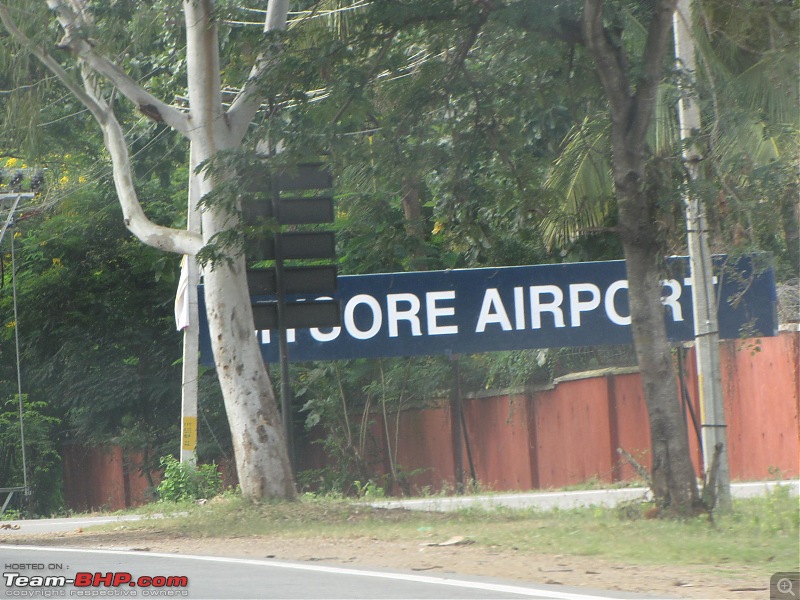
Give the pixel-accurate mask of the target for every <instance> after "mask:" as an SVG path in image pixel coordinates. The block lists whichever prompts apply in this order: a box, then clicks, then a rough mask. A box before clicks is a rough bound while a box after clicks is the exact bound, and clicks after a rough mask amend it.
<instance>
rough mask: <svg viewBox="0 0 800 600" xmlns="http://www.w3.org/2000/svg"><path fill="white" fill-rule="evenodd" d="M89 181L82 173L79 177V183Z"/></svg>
mask: <svg viewBox="0 0 800 600" xmlns="http://www.w3.org/2000/svg"><path fill="white" fill-rule="evenodd" d="M87 181H88V180H87V179H86V177H84V176H83V175H81V176H80V177H78V183H86V182H87Z"/></svg>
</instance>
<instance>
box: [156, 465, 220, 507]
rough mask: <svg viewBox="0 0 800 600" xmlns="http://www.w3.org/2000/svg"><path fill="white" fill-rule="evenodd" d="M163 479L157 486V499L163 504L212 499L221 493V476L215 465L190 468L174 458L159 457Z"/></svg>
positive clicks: (190, 466)
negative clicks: (162, 468)
mask: <svg viewBox="0 0 800 600" xmlns="http://www.w3.org/2000/svg"><path fill="white" fill-rule="evenodd" d="M161 466H162V467H164V477H163V479H162V480H161V483H159V484H158V497H159V499H160V500H163V501H165V502H185V501H187V500H199V499H201V498H205V499H208V498H213V497H214V496H216V495H218V494H219V493H220V492H221V491H222V475H221V474H220V472H219V471H218V470H217V465H215V464H205V465H197V466H192V465H188V464H186V463H182V462H180V461H178V460H177V459H176V458H175V457H174V456H172V455H171V454H170V455H167V456H163V457H161Z"/></svg>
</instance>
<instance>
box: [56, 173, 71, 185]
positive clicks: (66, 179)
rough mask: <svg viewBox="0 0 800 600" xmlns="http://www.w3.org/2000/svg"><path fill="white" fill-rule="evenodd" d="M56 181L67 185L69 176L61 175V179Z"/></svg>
mask: <svg viewBox="0 0 800 600" xmlns="http://www.w3.org/2000/svg"><path fill="white" fill-rule="evenodd" d="M58 183H60V184H61V185H67V184H68V183H69V177H68V176H67V175H62V176H61V179H59V180H58Z"/></svg>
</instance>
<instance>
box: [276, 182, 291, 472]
mask: <svg viewBox="0 0 800 600" xmlns="http://www.w3.org/2000/svg"><path fill="white" fill-rule="evenodd" d="M276 179H277V178H276V177H272V181H271V184H270V185H271V186H272V203H273V205H272V209H273V214H276V215H277V214H278V202H279V200H280V190H279V189H278V184H277V181H276ZM274 243H275V284H276V287H277V290H276V292H277V293H276V298H277V307H276V308H277V312H278V356H279V359H280V370H281V417H282V419H283V437H284V439H285V441H286V451H287V453H288V455H289V465H290V466H291V469H292V473H294V469H295V464H296V463H295V455H294V435H293V432H292V384H291V380H290V379H289V341H288V337H287V336H288V334H287V330H286V310H285V308H286V288H285V281H284V277H283V249H282V247H281V236H279V235H278V236H275V242H274Z"/></svg>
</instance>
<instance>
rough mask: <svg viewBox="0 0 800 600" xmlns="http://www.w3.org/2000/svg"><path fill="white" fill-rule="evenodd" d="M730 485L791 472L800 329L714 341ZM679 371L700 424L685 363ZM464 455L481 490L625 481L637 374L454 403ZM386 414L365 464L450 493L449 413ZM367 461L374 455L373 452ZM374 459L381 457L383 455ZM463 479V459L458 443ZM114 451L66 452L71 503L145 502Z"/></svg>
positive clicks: (642, 420)
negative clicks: (392, 466) (392, 461)
mask: <svg viewBox="0 0 800 600" xmlns="http://www.w3.org/2000/svg"><path fill="white" fill-rule="evenodd" d="M721 354H722V380H723V392H724V394H725V403H726V412H727V422H728V444H729V456H730V469H731V478H732V479H733V480H758V479H766V478H769V477H771V476H772V475H771V471H775V470H777V471H778V472H780V473H782V474H783V476H784V477H792V478H796V477H798V475H800V469H799V468H798V461H799V460H800V458H799V456H800V444H799V443H798V436H799V434H798V432H799V431H800V416H799V412H800V411H799V410H798V408H799V407H800V400H799V399H800V381H798V370H799V368H798V365H799V364H800V333H798V332H791V333H790V332H784V333H782V334H781V335H779V336H778V337H774V338H763V339H761V340H760V341H756V340H744V341H731V342H724V343H723V344H722V347H721ZM686 375H687V381H688V388H689V393H690V395H691V398H692V401H693V403H694V406H695V407H696V412H697V414H698V418H700V411H699V408H698V407H697V385H696V381H697V377H696V373H695V368H694V355H693V353H691V352H690V353H689V354H688V356H687V358H686ZM463 411H464V420H465V423H466V433H467V437H468V440H469V449H470V451H471V454H472V459H473V464H474V468H475V471H476V475H477V478H478V480H479V481H480V482H481V483H482V484H483V485H485V486H486V487H487V488H489V489H494V490H523V489H535V488H550V487H560V486H565V485H571V484H578V483H581V482H583V481H586V480H587V479H590V478H597V479H599V480H601V481H608V482H612V481H620V480H630V479H633V478H635V472H634V470H633V469H632V468H631V467H630V466H629V465H625V464H624V463H623V462H622V461H621V460H620V458H619V456H618V455H617V452H616V449H617V448H619V447H622V448H624V449H625V450H626V451H628V452H629V453H630V454H631V455H633V456H634V457H635V458H636V459H637V460H638V461H639V462H641V463H642V464H644V465H645V466H649V464H650V460H649V447H650V432H649V427H648V419H647V410H646V407H645V404H644V400H643V397H642V389H641V384H640V380H639V376H638V374H637V373H619V372H617V373H616V374H606V375H602V376H594V377H585V378H576V379H572V380H568V381H567V380H564V381H561V382H559V383H557V384H556V385H555V386H554V387H553V388H552V389H548V390H542V391H537V392H531V393H529V394H527V395H515V396H508V395H498V396H493V397H489V398H468V399H465V400H464V402H463ZM397 418H398V417H397V415H390V416H389V427H388V429H389V441H388V443H387V439H386V435H385V428H384V424H383V420H382V416H381V415H380V414H375V415H373V416H372V426H371V429H370V436H371V439H373V440H374V443H372V444H370V453H371V456H370V457H368V459H369V460H370V462H371V463H372V464H373V465H374V467H375V468H376V469H377V470H378V472H383V473H385V472H387V471H388V470H389V461H388V454H387V453H388V451H389V449H390V448H391V451H392V452H393V454H392V456H396V464H397V465H399V466H400V467H401V468H402V470H403V471H405V472H406V473H408V472H411V471H413V470H419V471H420V472H419V473H418V474H416V475H414V476H412V477H411V478H410V482H411V484H412V486H411V488H412V492H413V491H419V490H421V489H423V488H429V489H432V490H439V489H442V488H445V489H453V487H454V484H455V461H454V452H453V431H452V426H451V411H450V408H449V405H448V403H446V402H445V403H443V404H442V406H439V407H437V408H429V409H423V410H408V411H403V412H401V413H400V416H399V435H398V436H397V439H395V432H396V430H395V425H396V423H397ZM695 438H696V436H695V433H694V431H693V429H692V428H691V425H689V440H690V444H691V447H692V451H693V460H694V462H695V466H696V468H699V465H700V464H701V463H702V458H701V457H700V452H699V448H698V444H697V442H696V441H695ZM320 450H321V446H315V447H314V448H313V449H302V448H301V449H300V451H299V452H298V456H299V462H300V465H299V468H300V470H303V469H307V468H318V467H320V466H322V465H323V464H325V463H324V461H325V460H326V457H325V456H324V454H323V453H321V452H320ZM372 454H374V456H373V455H372ZM381 454H382V455H381ZM462 455H463V465H464V473H465V476H466V477H467V478H469V475H470V463H469V455H468V452H467V447H466V444H462ZM126 464H127V463H126V462H125V461H124V460H123V457H122V452H121V450H120V449H119V448H110V449H106V450H101V449H86V448H81V447H76V446H71V447H68V448H65V451H64V480H65V488H66V497H67V503H68V505H69V506H70V507H72V508H76V509H82V510H85V509H87V508H97V507H101V506H102V507H107V508H110V509H118V508H124V507H125V506H130V505H132V504H140V503H142V502H143V501H144V498H145V493H146V480H145V479H144V478H143V477H142V476H141V475H140V474H139V473H138V470H136V469H133V468H128V467H126Z"/></svg>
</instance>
